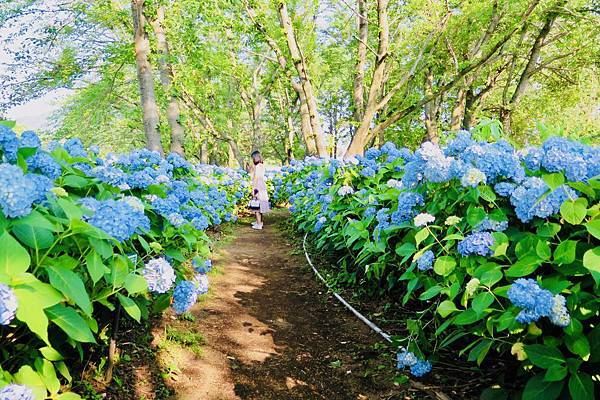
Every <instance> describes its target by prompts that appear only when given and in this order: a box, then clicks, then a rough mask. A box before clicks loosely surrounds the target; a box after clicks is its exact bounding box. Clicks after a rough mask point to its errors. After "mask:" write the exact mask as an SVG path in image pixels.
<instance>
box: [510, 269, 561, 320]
mask: <svg viewBox="0 0 600 400" xmlns="http://www.w3.org/2000/svg"><path fill="white" fill-rule="evenodd" d="M508 298H509V299H510V301H511V302H512V303H513V304H514V305H515V306H517V307H519V308H522V309H523V310H522V311H521V312H520V313H519V315H517V318H516V320H517V321H518V322H520V323H522V324H528V323H531V322H535V321H537V320H538V319H540V318H541V317H547V316H549V315H550V314H551V312H552V308H553V307H554V297H553V296H552V293H551V292H550V291H549V290H546V289H542V288H541V287H540V286H539V285H538V283H537V282H536V281H535V280H533V279H525V278H520V279H517V280H516V281H514V282H513V284H512V285H511V286H510V288H509V289H508Z"/></svg>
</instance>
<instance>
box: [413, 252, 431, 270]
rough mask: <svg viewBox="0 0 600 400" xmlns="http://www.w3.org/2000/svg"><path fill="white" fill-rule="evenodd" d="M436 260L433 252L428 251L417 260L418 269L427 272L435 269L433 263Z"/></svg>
mask: <svg viewBox="0 0 600 400" xmlns="http://www.w3.org/2000/svg"><path fill="white" fill-rule="evenodd" d="M434 260H435V255H434V254H433V251H431V250H427V251H426V252H425V253H423V254H422V255H421V257H419V258H418V259H417V268H419V269H420V270H421V271H427V270H430V269H432V268H433V261H434Z"/></svg>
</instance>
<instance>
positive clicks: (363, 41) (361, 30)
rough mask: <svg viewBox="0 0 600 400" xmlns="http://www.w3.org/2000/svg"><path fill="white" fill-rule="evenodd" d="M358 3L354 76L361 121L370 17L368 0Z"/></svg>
mask: <svg viewBox="0 0 600 400" xmlns="http://www.w3.org/2000/svg"><path fill="white" fill-rule="evenodd" d="M357 3H358V14H359V15H358V54H357V60H356V73H355V76H354V90H353V95H352V98H353V101H354V121H356V122H357V123H360V121H362V119H363V115H364V108H365V99H364V80H365V67H366V65H367V42H368V40H369V18H368V9H367V1H366V0H357Z"/></svg>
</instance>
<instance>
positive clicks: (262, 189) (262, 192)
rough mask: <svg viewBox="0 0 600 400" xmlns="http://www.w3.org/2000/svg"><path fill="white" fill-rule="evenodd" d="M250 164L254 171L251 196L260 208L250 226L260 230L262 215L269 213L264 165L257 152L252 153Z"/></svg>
mask: <svg viewBox="0 0 600 400" xmlns="http://www.w3.org/2000/svg"><path fill="white" fill-rule="evenodd" d="M251 157H252V162H253V163H254V170H253V171H252V196H253V197H254V198H255V199H257V200H258V201H259V204H260V208H259V209H258V210H257V211H256V222H255V223H253V224H252V229H257V230H261V229H262V228H263V214H266V213H268V212H269V211H270V209H271V208H270V206H269V194H268V193H267V184H266V183H265V164H264V163H263V159H262V156H261V155H260V152H259V151H258V150H256V151H254V152H252V155H251Z"/></svg>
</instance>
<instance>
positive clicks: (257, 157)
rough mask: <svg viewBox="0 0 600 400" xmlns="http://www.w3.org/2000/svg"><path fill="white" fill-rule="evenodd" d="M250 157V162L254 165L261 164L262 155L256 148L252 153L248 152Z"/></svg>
mask: <svg viewBox="0 0 600 400" xmlns="http://www.w3.org/2000/svg"><path fill="white" fill-rule="evenodd" d="M250 157H252V162H253V163H254V165H257V164H261V163H262V162H263V159H262V156H261V155H260V151H258V150H255V151H253V152H252V154H250Z"/></svg>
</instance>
